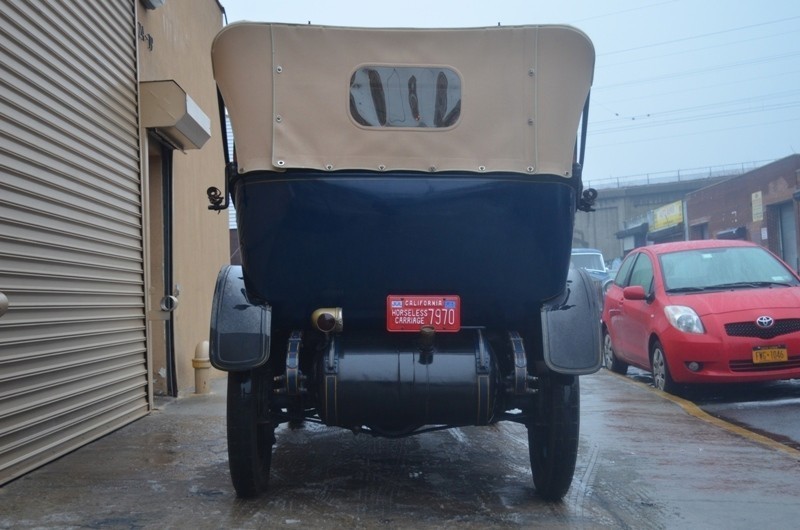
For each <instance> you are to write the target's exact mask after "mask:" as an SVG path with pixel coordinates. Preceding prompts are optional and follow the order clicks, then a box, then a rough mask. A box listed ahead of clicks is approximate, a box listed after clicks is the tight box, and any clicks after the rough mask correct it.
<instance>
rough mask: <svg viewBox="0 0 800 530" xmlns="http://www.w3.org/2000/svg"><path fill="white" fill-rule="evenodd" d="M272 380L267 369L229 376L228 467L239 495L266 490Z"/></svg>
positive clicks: (271, 434) (271, 429) (272, 428)
mask: <svg viewBox="0 0 800 530" xmlns="http://www.w3.org/2000/svg"><path fill="white" fill-rule="evenodd" d="M270 384H271V377H270V372H269V370H268V369H266V368H258V369H255V370H248V371H245V372H229V373H228V401H227V405H228V410H227V415H228V464H229V466H230V472H231V481H232V482H233V487H234V489H235V490H236V495H237V496H239V497H242V498H249V497H257V496H258V495H260V494H261V493H263V492H264V491H265V490H266V489H267V483H268V482H269V472H270V465H271V464H272V446H273V445H274V444H275V426H274V424H273V423H272V422H271V421H270V414H269V392H270Z"/></svg>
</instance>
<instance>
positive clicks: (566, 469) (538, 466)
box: [528, 374, 580, 501]
mask: <svg viewBox="0 0 800 530" xmlns="http://www.w3.org/2000/svg"><path fill="white" fill-rule="evenodd" d="M534 410H535V417H534V419H533V421H532V422H531V423H530V424H528V451H529V453H530V459H531V472H532V474H533V485H534V486H535V487H536V493H537V494H538V495H539V496H540V497H542V498H543V499H545V500H548V501H560V500H561V499H562V498H563V497H564V495H566V493H567V491H568V490H569V486H570V484H571V483H572V476H573V475H574V473H575V462H576V461H577V459H578V431H579V424H580V388H579V386H578V377H577V376H567V375H560V374H551V375H547V376H543V377H540V378H539V392H538V394H537V395H536V406H535V408H534Z"/></svg>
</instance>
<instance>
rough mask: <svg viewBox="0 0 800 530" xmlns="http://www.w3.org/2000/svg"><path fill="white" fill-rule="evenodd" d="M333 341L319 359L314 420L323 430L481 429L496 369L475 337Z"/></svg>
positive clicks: (465, 333) (476, 333)
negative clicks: (428, 341) (317, 416)
mask: <svg viewBox="0 0 800 530" xmlns="http://www.w3.org/2000/svg"><path fill="white" fill-rule="evenodd" d="M432 342H433V344H432V347H426V345H425V344H426V341H425V340H424V339H423V340H421V338H420V336H419V335H416V334H406V333H401V334H389V333H384V334H375V335H366V336H365V335H361V334H359V335H358V336H353V337H349V336H345V335H342V336H337V337H336V338H335V339H333V340H332V341H331V344H330V346H329V348H328V349H327V351H325V352H322V355H321V356H320V358H319V360H318V364H317V367H318V374H320V376H321V377H320V379H319V380H320V388H319V396H320V407H319V414H320V417H321V418H322V420H323V421H324V422H325V423H326V424H327V425H336V426H340V427H347V428H359V427H362V426H367V427H369V428H372V429H374V430H376V431H379V432H381V433H383V434H387V433H388V434H391V433H402V432H405V431H409V430H413V429H414V428H416V427H419V426H422V425H444V424H446V425H486V424H488V423H490V421H491V419H492V416H493V411H494V406H495V402H496V398H497V391H498V387H499V385H498V381H497V378H498V376H497V373H498V371H497V368H496V363H495V361H494V358H493V354H492V351H491V348H490V346H489V343H488V342H487V341H486V339H485V338H484V337H483V335H482V333H481V331H480V330H477V329H471V330H462V331H461V332H459V333H439V334H437V335H436V337H435V338H434V340H433V341H432Z"/></svg>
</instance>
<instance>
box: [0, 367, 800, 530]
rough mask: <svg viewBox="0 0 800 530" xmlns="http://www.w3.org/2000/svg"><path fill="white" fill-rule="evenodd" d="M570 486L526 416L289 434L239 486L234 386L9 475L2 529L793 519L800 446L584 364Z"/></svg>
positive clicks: (698, 523) (719, 523)
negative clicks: (232, 439) (560, 495)
mask: <svg viewBox="0 0 800 530" xmlns="http://www.w3.org/2000/svg"><path fill="white" fill-rule="evenodd" d="M581 386H582V405H581V407H582V410H581V417H582V424H581V441H580V453H579V458H578V464H577V468H576V472H575V477H574V480H573V482H572V486H571V489H570V491H569V492H568V494H567V496H566V497H565V499H564V501H563V502H561V503H547V502H544V501H542V500H541V499H539V498H538V497H537V496H536V493H535V491H534V488H533V485H532V481H531V476H530V468H529V462H528V452H527V444H526V436H525V431H524V429H523V428H521V427H519V426H517V425H514V424H508V423H504V424H500V425H497V426H495V427H491V428H463V429H454V430H450V431H442V432H434V433H429V434H425V435H421V436H416V437H412V438H406V439H401V440H385V439H377V438H369V437H366V436H364V435H359V436H355V435H353V434H352V433H350V432H348V431H343V430H340V429H331V428H326V427H322V426H315V425H308V426H306V427H305V428H303V429H298V430H294V431H290V430H288V429H285V428H282V429H281V430H280V431H279V433H278V446H277V448H276V450H275V453H274V457H273V469H272V476H271V483H270V488H271V490H270V492H269V493H268V494H267V495H265V496H264V497H263V498H260V499H256V500H248V501H243V500H239V499H236V497H235V495H234V493H233V488H232V487H231V485H230V480H229V476H228V469H227V455H226V442H225V434H224V431H225V419H224V395H223V392H222V391H221V390H223V389H224V387H223V386H221V385H220V384H219V382H217V383H215V384H214V386H213V389H214V391H215V393H214V394H213V395H207V396H192V397H188V398H183V399H180V400H176V401H168V402H165V403H163V404H162V405H161V406H160V408H159V410H157V411H155V412H154V413H153V414H151V415H150V416H148V417H147V418H144V419H142V420H139V421H137V422H136V423H134V424H132V425H129V426H127V427H125V428H123V429H121V430H119V431H117V432H115V433H113V434H111V435H109V436H107V437H105V438H103V439H102V440H99V441H97V442H94V443H92V444H89V445H88V446H86V447H84V448H82V449H80V450H78V451H76V452H74V453H72V454H70V455H68V456H66V457H64V458H62V459H60V460H58V461H56V462H54V463H52V464H50V465H47V466H45V467H43V468H41V469H39V470H37V471H35V472H33V473H30V474H29V475H26V476H25V477H23V478H21V479H19V480H17V481H15V482H12V483H11V484H8V485H6V486H5V487H3V488H0V528H15V529H16V528H126V529H127V528H137V529H138V528H159V529H160V528H192V529H204V528H274V527H295V528H296V527H304V528H456V527H457V528H459V529H461V528H487V527H491V528H502V527H514V528H517V527H524V528H536V527H542V528H593V529H594V528H615V529H616V528H623V529H624V528H631V529H651V528H654V529H660V528H680V529H683V528H726V529H737V528H742V529H744V528H747V529H751V528H754V527H763V528H794V527H796V525H797V521H798V520H800V503H798V502H797V492H798V491H800V451H797V450H794V449H791V448H788V447H786V446H782V445H781V446H778V445H769V444H764V443H762V442H761V441H759V439H757V438H753V437H750V436H749V435H747V434H746V433H745V434H742V432H737V431H734V430H730V429H728V428H726V427H725V426H724V425H720V424H715V423H713V422H709V421H706V420H705V419H704V418H703V417H701V416H700V415H697V414H693V413H690V412H689V411H687V408H685V407H684V406H682V405H681V404H680V403H676V402H674V401H671V400H669V399H666V398H665V396H664V395H663V394H661V393H658V392H655V391H653V390H651V389H649V388H648V387H647V386H646V385H645V384H642V383H640V382H636V381H634V380H633V379H632V378H630V377H629V378H623V377H619V376H615V375H613V374H611V373H609V372H607V371H601V372H599V373H597V374H594V375H591V376H586V377H582V378H581Z"/></svg>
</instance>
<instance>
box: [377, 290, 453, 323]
mask: <svg viewBox="0 0 800 530" xmlns="http://www.w3.org/2000/svg"><path fill="white" fill-rule="evenodd" d="M426 326H429V327H432V328H433V329H434V330H436V331H444V332H455V331H458V330H460V329H461V298H460V297H458V296H456V295H396V294H390V295H389V296H387V297H386V329H387V330H389V331H419V330H420V329H422V328H423V327H426Z"/></svg>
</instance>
